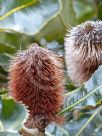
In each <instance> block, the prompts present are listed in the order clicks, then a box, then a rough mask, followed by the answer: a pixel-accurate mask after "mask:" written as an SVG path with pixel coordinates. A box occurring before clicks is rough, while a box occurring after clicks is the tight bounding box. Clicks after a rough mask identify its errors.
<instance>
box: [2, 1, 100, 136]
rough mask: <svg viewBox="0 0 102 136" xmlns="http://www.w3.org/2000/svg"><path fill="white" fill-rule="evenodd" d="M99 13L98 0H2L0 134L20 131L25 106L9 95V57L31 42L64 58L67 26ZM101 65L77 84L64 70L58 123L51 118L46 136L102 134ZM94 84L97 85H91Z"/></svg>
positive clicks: (11, 135)
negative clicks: (62, 97) (63, 93)
mask: <svg viewBox="0 0 102 136" xmlns="http://www.w3.org/2000/svg"><path fill="white" fill-rule="evenodd" d="M101 19H102V0H0V136H19V134H18V132H17V130H18V129H19V128H21V126H22V122H23V120H24V119H25V118H26V116H27V111H26V108H25V107H24V106H23V105H20V104H17V103H15V102H14V101H13V99H12V98H11V97H10V96H9V94H8V92H9V90H8V89H7V81H8V66H9V61H10V58H11V57H13V55H14V54H15V53H16V52H17V51H20V50H24V49H27V48H28V47H29V46H30V44H31V43H33V42H37V43H38V44H39V45H40V46H42V47H44V48H48V49H50V50H53V51H55V52H56V53H57V54H59V55H61V56H62V57H63V58H64V37H65V34H66V33H67V30H69V29H70V28H71V27H73V26H75V25H77V24H80V23H83V22H85V21H86V20H101ZM65 69H66V68H65ZM101 73H102V68H101V67H99V69H98V70H97V71H96V72H95V73H94V75H93V76H92V78H91V79H90V80H89V81H87V82H86V83H85V84H83V85H82V86H80V87H76V86H75V85H74V84H73V83H72V82H71V81H70V79H69V78H68V77H67V76H66V70H65V89H66V90H65V92H66V93H67V92H68V93H67V94H65V104H64V107H63V110H62V111H61V114H64V115H65V118H66V122H65V124H64V125H62V126H58V125H57V124H54V123H52V124H50V125H49V126H48V127H47V128H46V135H48V136H102V130H101V129H102V111H101V104H102V89H101V81H102V74H101ZM95 88H96V89H95Z"/></svg>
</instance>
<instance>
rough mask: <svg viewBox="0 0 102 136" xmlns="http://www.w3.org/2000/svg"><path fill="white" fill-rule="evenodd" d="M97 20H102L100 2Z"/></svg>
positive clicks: (101, 4) (101, 5)
mask: <svg viewBox="0 0 102 136" xmlns="http://www.w3.org/2000/svg"><path fill="white" fill-rule="evenodd" d="M98 18H99V19H100V20H102V2H101V3H100V4H99V6H98Z"/></svg>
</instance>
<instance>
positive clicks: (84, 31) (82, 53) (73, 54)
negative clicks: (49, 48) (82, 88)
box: [65, 21, 102, 84]
mask: <svg viewBox="0 0 102 136" xmlns="http://www.w3.org/2000/svg"><path fill="white" fill-rule="evenodd" d="M65 51H66V54H65V58H66V65H67V69H68V74H69V76H70V78H71V80H73V81H74V82H75V83H78V84H79V83H83V82H85V81H87V80H88V79H89V78H90V77H91V75H92V74H93V73H94V72H95V70H96V69H97V68H98V66H99V65H101V64H102V21H96V22H95V21H86V22H85V23H83V24H81V25H78V26H76V27H74V28H72V29H71V31H70V32H69V33H68V34H67V36H66V38H65Z"/></svg>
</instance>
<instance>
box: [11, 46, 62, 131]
mask: <svg viewBox="0 0 102 136" xmlns="http://www.w3.org/2000/svg"><path fill="white" fill-rule="evenodd" d="M9 78H10V81H9V88H10V90H11V95H12V96H13V98H14V99H15V100H16V101H22V103H24V104H25V105H26V106H28V110H29V111H30V116H31V118H32V119H33V121H34V124H35V126H37V127H38V128H39V129H40V127H42V126H43V128H45V126H46V125H47V124H48V123H50V122H51V121H54V122H60V121H61V120H62V118H61V117H59V116H56V113H57V112H59V111H60V110H61V106H62V105H63V90H64V88H63V72H62V66H61V64H60V62H59V61H58V60H57V58H56V56H55V55H54V54H53V53H52V52H50V51H48V50H47V49H44V48H40V47H39V46H34V45H33V46H31V47H30V48H29V49H28V50H26V51H22V52H20V53H18V54H17V56H16V57H15V58H14V59H13V60H12V62H11V65H10V76H9ZM39 122H40V123H39ZM37 124H41V126H40V125H37Z"/></svg>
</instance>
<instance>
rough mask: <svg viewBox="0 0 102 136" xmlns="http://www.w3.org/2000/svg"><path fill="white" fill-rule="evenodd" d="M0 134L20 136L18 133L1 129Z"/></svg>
mask: <svg viewBox="0 0 102 136" xmlns="http://www.w3.org/2000/svg"><path fill="white" fill-rule="evenodd" d="M0 136H20V134H18V133H16V132H9V131H3V132H0Z"/></svg>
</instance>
